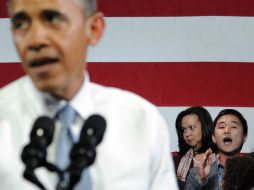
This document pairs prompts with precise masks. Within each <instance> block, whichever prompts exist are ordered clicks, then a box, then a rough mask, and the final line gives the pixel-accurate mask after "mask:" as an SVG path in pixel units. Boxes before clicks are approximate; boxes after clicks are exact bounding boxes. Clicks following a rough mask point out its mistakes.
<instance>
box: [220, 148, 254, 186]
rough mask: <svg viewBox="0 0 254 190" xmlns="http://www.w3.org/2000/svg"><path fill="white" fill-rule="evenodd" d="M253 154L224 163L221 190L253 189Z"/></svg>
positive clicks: (230, 159)
mask: <svg viewBox="0 0 254 190" xmlns="http://www.w3.org/2000/svg"><path fill="white" fill-rule="evenodd" d="M253 178H254V153H253V152H252V153H251V154H247V155H243V156H237V157H233V158H229V159H228V160H227V161H226V169H225V175H224V179H223V185H222V186H223V190H249V189H251V188H253V187H254V180H253Z"/></svg>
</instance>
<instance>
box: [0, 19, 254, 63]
mask: <svg viewBox="0 0 254 190" xmlns="http://www.w3.org/2000/svg"><path fill="white" fill-rule="evenodd" d="M253 31H254V19H253V18H252V17H114V18H106V31H105V35H104V37H103V38H102V41H101V43H99V45H98V46H96V47H95V48H91V49H90V54H89V55H90V56H89V59H88V61H90V62H185V61H187V62H192V61H193V62H194V61H195V62H196V61H202V62H203V61H226V62H254V53H253V52H254V38H253ZM0 43H1V45H0V52H1V54H0V62H16V61H18V60H19V59H18V56H17V55H16V53H15V50H14V47H13V43H12V40H11V35H10V31H9V20H8V19H0Z"/></svg>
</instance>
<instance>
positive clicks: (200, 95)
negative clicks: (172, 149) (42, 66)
mask: <svg viewBox="0 0 254 190" xmlns="http://www.w3.org/2000/svg"><path fill="white" fill-rule="evenodd" d="M0 71H1V80H0V81H1V83H0V85H1V86H3V85H4V84H6V83H7V82H10V81H12V80H14V79H16V78H17V77H19V76H21V75H23V71H22V69H21V68H20V65H19V64H0ZM89 73H90V76H91V79H92V80H93V81H95V82H98V83H100V84H104V85H108V86H116V87H120V88H123V89H127V90H130V91H133V92H135V93H137V94H140V95H141V96H143V97H145V98H146V99H148V100H149V101H151V102H153V103H154V104H156V105H157V106H191V105H203V106H243V107H253V106H254V82H253V81H254V75H253V73H254V64H253V63H90V64H89Z"/></svg>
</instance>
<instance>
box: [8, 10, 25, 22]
mask: <svg viewBox="0 0 254 190" xmlns="http://www.w3.org/2000/svg"><path fill="white" fill-rule="evenodd" d="M28 18H29V17H28V15H27V14H26V13H25V12H23V11H21V12H18V13H16V14H14V16H13V17H12V18H11V21H12V22H15V21H17V20H23V19H28Z"/></svg>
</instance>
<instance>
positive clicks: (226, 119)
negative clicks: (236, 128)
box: [217, 114, 241, 124]
mask: <svg viewBox="0 0 254 190" xmlns="http://www.w3.org/2000/svg"><path fill="white" fill-rule="evenodd" d="M220 123H238V124H241V121H240V119H239V118H238V117H237V116H235V115H232V114H226V115H223V116H221V117H220V118H219V119H218V121H217V124H220Z"/></svg>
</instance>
